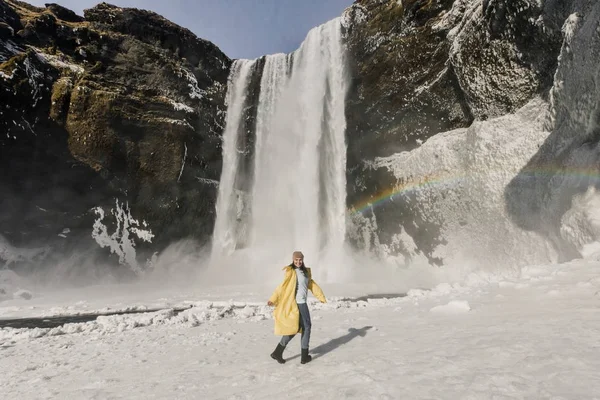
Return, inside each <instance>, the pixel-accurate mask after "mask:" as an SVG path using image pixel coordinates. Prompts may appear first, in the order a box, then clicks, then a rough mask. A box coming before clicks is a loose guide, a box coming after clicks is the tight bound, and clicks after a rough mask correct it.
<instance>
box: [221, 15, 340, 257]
mask: <svg viewBox="0 0 600 400" xmlns="http://www.w3.org/2000/svg"><path fill="white" fill-rule="evenodd" d="M263 61H264V62H263ZM255 74H260V76H261V79H260V90H259V94H258V102H257V103H256V107H255V109H253V105H252V104H251V103H252V95H251V91H252V90H253V89H252V85H251V81H252V78H253V77H257V75H255ZM347 87H348V84H347V71H346V59H345V51H344V47H343V44H342V33H341V25H340V20H339V19H334V20H332V21H330V22H328V23H326V24H324V25H321V26H319V27H317V28H314V29H313V30H311V31H310V32H309V33H308V35H307V37H306V39H305V41H304V42H303V43H302V45H301V46H300V48H299V49H298V50H297V51H295V52H294V53H292V54H288V55H286V54H275V55H269V56H266V57H265V58H264V59H258V60H238V61H236V62H235V63H234V65H233V68H232V72H231V75H230V78H229V87H228V95H227V107H228V110H227V120H226V127H225V132H224V138H223V160H224V164H223V172H222V176H221V184H220V187H219V198H218V201H217V218H216V225H215V231H214V235H213V248H212V251H213V259H214V258H215V257H217V258H222V257H224V256H229V255H232V253H234V252H235V251H236V250H238V251H240V250H242V249H252V253H253V254H254V255H260V257H261V260H262V261H263V262H269V261H272V262H276V261H279V260H282V259H284V260H286V261H287V258H289V256H290V255H291V252H292V251H293V250H296V249H302V250H303V251H304V252H305V253H306V254H310V257H311V259H312V260H315V259H316V258H317V257H318V258H323V257H330V256H331V255H332V254H336V253H338V252H339V251H340V250H341V248H342V246H343V244H344V239H345V235H346V223H345V218H346V173H345V169H346V144H345V137H344V136H345V129H346V118H345V113H344V102H345V97H346V92H347ZM252 118H255V124H248V121H249V120H252ZM248 144H250V145H248ZM288 253H289V254H288Z"/></svg>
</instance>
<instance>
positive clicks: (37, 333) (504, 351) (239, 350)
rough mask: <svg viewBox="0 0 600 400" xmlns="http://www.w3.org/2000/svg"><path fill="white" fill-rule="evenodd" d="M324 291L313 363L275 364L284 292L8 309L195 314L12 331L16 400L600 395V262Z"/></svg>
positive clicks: (89, 299) (125, 296) (22, 304)
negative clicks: (400, 289)
mask: <svg viewBox="0 0 600 400" xmlns="http://www.w3.org/2000/svg"><path fill="white" fill-rule="evenodd" d="M321 286H322V287H323V289H324V291H325V293H326V295H328V296H329V299H330V302H329V303H327V304H320V303H311V312H312V318H313V334H312V339H311V353H312V354H313V357H314V359H313V361H312V362H311V363H309V364H306V365H301V364H300V358H299V352H300V343H299V339H298V338H296V339H294V341H292V343H291V344H290V345H289V347H288V349H287V350H286V352H285V353H284V357H285V358H286V359H287V360H288V361H287V363H286V364H284V365H279V364H278V363H276V362H275V361H273V360H272V359H271V358H270V357H269V354H270V352H271V351H272V350H273V349H274V347H275V345H276V343H277V338H276V337H275V336H274V335H273V333H272V331H273V321H272V319H271V309H270V308H269V307H267V306H266V305H265V302H266V299H267V298H268V296H269V295H270V293H271V290H272V289H273V288H274V287H271V286H268V285H262V286H257V285H245V286H244V285H237V286H235V287H233V286H230V287H224V286H219V287H217V286H215V287H213V288H210V287H209V286H206V285H203V286H198V288H197V290H194V289H193V287H192V286H190V287H188V289H185V290H184V289H181V290H179V291H174V290H171V291H170V293H169V292H168V290H167V289H164V290H162V291H161V290H158V289H157V288H154V289H155V290H150V289H151V287H149V286H148V287H146V289H148V290H145V291H143V292H142V291H140V289H139V288H138V287H137V286H135V285H131V286H130V287H127V286H121V287H108V286H106V287H97V288H86V289H77V290H76V289H73V290H71V291H61V292H60V295H58V294H56V293H54V294H52V293H48V294H43V293H34V297H33V298H32V299H30V300H26V299H22V298H21V299H13V300H9V301H5V302H2V303H0V315H1V318H7V317H16V316H33V315H46V316H47V315H52V314H57V313H59V314H64V313H77V312H90V311H96V312H98V311H102V310H104V311H106V310H107V308H108V307H110V309H111V310H114V309H117V308H127V307H132V308H135V307H138V308H140V307H148V308H153V307H157V306H159V307H163V306H164V307H168V306H170V307H173V306H178V305H187V306H191V308H190V309H188V310H186V311H183V312H181V313H179V314H175V313H174V312H173V311H171V310H164V311H159V312H153V313H144V314H134V315H125V316H108V317H100V318H98V320H97V321H94V322H88V323H85V324H83V323H82V324H69V325H65V326H63V327H59V328H54V329H20V330H15V329H2V330H0V354H1V355H2V356H1V357H0V371H2V373H1V374H0V398H3V399H66V398H68V399H91V398H94V399H121V398H122V399H264V398H325V399H346V398H357V399H371V398H372V399H386V398H387V399H397V398H406V399H598V398H600V340H599V332H600V262H597V261H593V260H587V261H583V260H578V261H572V262H570V263H565V264H559V265H543V266H532V267H526V268H523V269H522V271H521V272H520V273H519V274H513V275H512V277H500V276H498V275H494V276H492V275H483V274H469V275H468V276H467V277H466V278H465V279H462V280H461V281H460V283H442V284H437V285H436V286H435V287H433V288H432V289H431V290H421V289H412V290H409V291H408V292H407V295H406V296H404V297H397V298H393V299H376V298H373V299H370V300H367V301H363V300H361V301H351V300H348V299H344V298H343V297H341V295H342V294H343V292H344V289H345V288H346V289H347V292H348V293H351V295H352V296H358V295H360V293H361V289H360V288H361V285H358V284H337V285H333V284H328V283H322V284H321ZM109 289H110V290H111V291H112V293H113V295H111V296H107V290H109ZM373 289H374V287H373V286H369V285H363V286H362V294H368V293H374V292H373ZM61 296H62V297H61ZM312 300H314V299H312ZM69 302H70V308H69V307H68V306H67V305H68V304H69ZM32 307H34V308H32Z"/></svg>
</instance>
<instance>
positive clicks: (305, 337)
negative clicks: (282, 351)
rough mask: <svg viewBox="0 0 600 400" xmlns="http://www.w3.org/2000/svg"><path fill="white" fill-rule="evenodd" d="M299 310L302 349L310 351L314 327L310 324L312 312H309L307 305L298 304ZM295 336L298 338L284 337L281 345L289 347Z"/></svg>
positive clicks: (292, 336)
mask: <svg viewBox="0 0 600 400" xmlns="http://www.w3.org/2000/svg"><path fill="white" fill-rule="evenodd" d="M298 310H299V311H300V328H302V336H301V341H300V348H302V349H308V343H309V342H310V328H311V325H312V324H311V322H310V312H309V311H308V305H307V304H306V303H303V304H298ZM294 336H296V334H293V335H287V336H283V337H282V338H281V341H280V342H279V344H280V345H282V346H283V347H285V346H287V344H288V343H289V342H290V340H292V339H293V338H294Z"/></svg>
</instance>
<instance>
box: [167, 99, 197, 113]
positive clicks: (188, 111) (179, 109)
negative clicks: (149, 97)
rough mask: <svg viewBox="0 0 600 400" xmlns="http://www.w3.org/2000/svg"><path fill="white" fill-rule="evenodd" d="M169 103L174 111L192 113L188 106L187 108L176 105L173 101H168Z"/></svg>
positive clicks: (183, 105)
mask: <svg viewBox="0 0 600 400" xmlns="http://www.w3.org/2000/svg"><path fill="white" fill-rule="evenodd" d="M168 100H169V103H171V105H172V106H173V109H175V111H185V112H187V113H193V112H194V109H193V108H192V107H190V106H188V105H187V104H183V103H178V102H176V101H175V100H171V99H168Z"/></svg>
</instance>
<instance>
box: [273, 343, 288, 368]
mask: <svg viewBox="0 0 600 400" xmlns="http://www.w3.org/2000/svg"><path fill="white" fill-rule="evenodd" d="M283 350H285V347H283V346H282V345H281V344H278V345H277V347H275V351H273V352H272V353H271V358H272V359H273V360H277V362H278V363H279V364H285V360H284V359H283Z"/></svg>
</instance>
